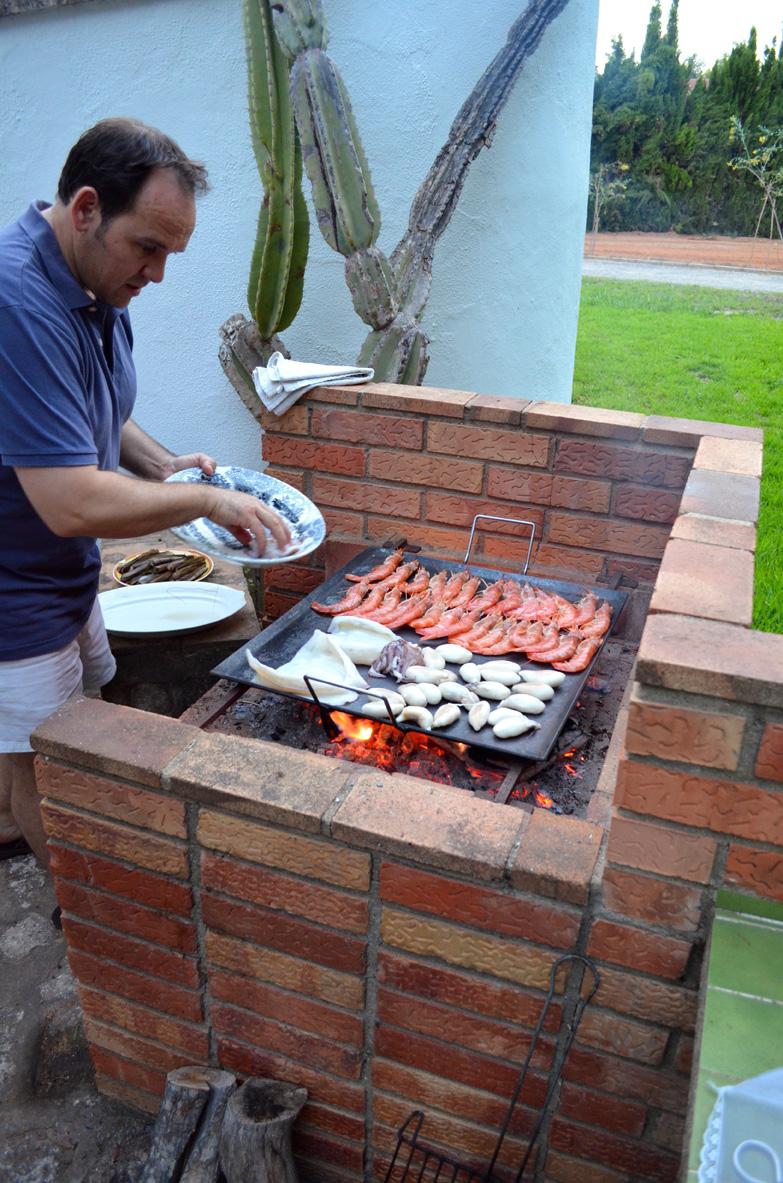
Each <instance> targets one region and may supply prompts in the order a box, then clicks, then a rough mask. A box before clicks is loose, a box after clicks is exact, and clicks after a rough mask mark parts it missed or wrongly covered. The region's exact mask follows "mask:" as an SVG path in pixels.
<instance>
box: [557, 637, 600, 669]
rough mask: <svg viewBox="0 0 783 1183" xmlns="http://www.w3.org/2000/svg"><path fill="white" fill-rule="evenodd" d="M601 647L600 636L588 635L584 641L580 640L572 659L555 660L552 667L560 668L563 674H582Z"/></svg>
mask: <svg viewBox="0 0 783 1183" xmlns="http://www.w3.org/2000/svg"><path fill="white" fill-rule="evenodd" d="M600 648H601V641H600V638H598V637H586V638H585V640H584V641H580V642H579V645H578V647H577V650H576V653H575V654H574V656H573V657H572V658H571V660H570V661H561V662H553V663H552V667H553V669H556V670H560V672H561V673H563V674H581V672H582V670H586V669H587V667H588V666H589V664H590V662H591V661H592V660H593V657H594V656H595V654H596V653H597V652H598V650H599V649H600Z"/></svg>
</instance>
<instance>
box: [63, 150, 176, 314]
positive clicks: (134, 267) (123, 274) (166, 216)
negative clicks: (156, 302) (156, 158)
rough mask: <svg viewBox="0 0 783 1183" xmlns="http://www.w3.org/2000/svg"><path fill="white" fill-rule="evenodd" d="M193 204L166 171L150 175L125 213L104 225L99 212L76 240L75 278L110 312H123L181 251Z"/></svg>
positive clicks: (158, 279) (157, 279)
mask: <svg viewBox="0 0 783 1183" xmlns="http://www.w3.org/2000/svg"><path fill="white" fill-rule="evenodd" d="M195 223H196V204H195V201H194V200H193V198H192V196H191V195H190V194H188V193H186V192H185V191H184V190H183V189H182V187H181V185H180V183H179V181H178V179H177V177H176V174H174V173H173V172H172V171H171V170H170V169H164V168H160V169H155V170H154V172H152V173H150V175H149V177H148V178H147V180H146V181H145V182H144V184H143V185H142V187H141V189H140V190H139V192H138V194H137V197H136V201H135V203H134V205H133V207H132V208H131V209H130V210H127V211H126V212H125V213H124V214H118V215H117V216H116V217H115V218H112V220H111V221H110V222H108V223H107V222H105V221H104V219H103V218H102V217H101V215H100V209H99V208H98V209H97V210H96V211H95V213H94V215H93V216H92V217H91V218H90V219H89V220H88V222H87V225H86V227H85V228H84V229H83V230H82V232H81V233H79V234H78V235H77V236H76V240H75V244H74V247H75V259H74V262H75V265H76V269H77V278H78V279H79V282H80V283H81V284H82V286H83V287H84V288H86V289H87V290H88V291H90V292H92V293H93V294H94V295H95V296H97V298H98V299H99V300H103V301H104V302H105V303H106V304H111V305H112V306H113V307H114V308H127V306H128V304H129V303H130V302H131V300H132V299H133V297H134V296H137V295H138V294H139V292H140V291H141V289H142V288H143V287H146V285H147V284H148V283H160V282H161V280H162V279H163V273H164V271H165V267H166V262H167V260H168V257H169V255H170V254H173V253H175V252H180V251H184V249H185V247H186V246H187V245H188V241H189V239H190V236H191V234H192V233H193V227H194V226H195Z"/></svg>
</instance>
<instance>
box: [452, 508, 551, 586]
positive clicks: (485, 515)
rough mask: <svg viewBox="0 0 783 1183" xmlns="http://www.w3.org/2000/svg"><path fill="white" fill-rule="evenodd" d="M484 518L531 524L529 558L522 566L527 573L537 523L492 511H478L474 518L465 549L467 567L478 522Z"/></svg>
mask: <svg viewBox="0 0 783 1183" xmlns="http://www.w3.org/2000/svg"><path fill="white" fill-rule="evenodd" d="M482 518H483V519H484V521H485V522H510V523H511V524H512V525H514V526H530V541H529V543H528V545H527V558H526V559H525V565H524V567H523V568H522V574H523V575H527V569H528V567H529V566H530V556H531V554H532V553H533V539H534V538H535V536H536V523H535V522H529V521H527V520H526V519H525V518H499V517H496V516H495V515H494V514H491V513H477V514H476V516H475V517H474V519H473V525H472V526H471V527H470V538H469V539H468V549H467V550H466V551H465V558H464V560H463V561H464V563H465V566H466V567H467V566H468V564H469V562H470V552H471V549H472V547H473V535H474V534H475V533H476V524H477V523H478V522H479V521H480V520H481V519H482Z"/></svg>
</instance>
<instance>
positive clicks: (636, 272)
mask: <svg viewBox="0 0 783 1183" xmlns="http://www.w3.org/2000/svg"><path fill="white" fill-rule="evenodd" d="M582 274H583V275H591V276H598V277H599V278H601V279H637V280H638V279H641V280H647V281H648V282H650V283H676V284H698V285H699V286H700V287H706V288H726V289H733V290H734V291H742V292H780V293H783V273H780V272H769V271H744V270H742V269H741V268H739V267H708V266H705V265H704V264H701V263H693V264H690V265H685V264H681V263H658V262H656V263H653V262H642V261H638V262H631V261H630V260H626V259H591V258H586V259H584V262H583V267H582Z"/></svg>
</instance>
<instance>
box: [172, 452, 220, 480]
mask: <svg viewBox="0 0 783 1183" xmlns="http://www.w3.org/2000/svg"><path fill="white" fill-rule="evenodd" d="M185 468H200V469H201V471H202V472H203V473H204V475H205V476H214V475H215V469H216V468H217V460H215V459H214V457H212V456H208V455H207V454H206V452H191V453H190V455H189V456H167V457H166V460H165V461H164V462H163V464H162V465H161V471H162V474H163V475H162V476H161V480H163V481H165V480H166V478H167V477H170V476H174V473H175V472H182V470H183V469H185Z"/></svg>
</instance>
